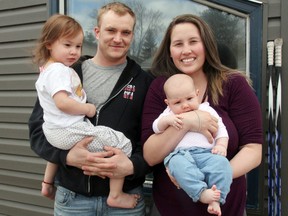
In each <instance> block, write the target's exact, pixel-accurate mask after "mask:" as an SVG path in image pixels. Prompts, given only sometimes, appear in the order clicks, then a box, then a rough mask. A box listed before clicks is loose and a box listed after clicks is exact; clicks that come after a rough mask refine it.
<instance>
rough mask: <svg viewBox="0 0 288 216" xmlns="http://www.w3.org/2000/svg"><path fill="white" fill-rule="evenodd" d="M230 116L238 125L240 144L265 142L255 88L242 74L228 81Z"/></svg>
mask: <svg viewBox="0 0 288 216" xmlns="http://www.w3.org/2000/svg"><path fill="white" fill-rule="evenodd" d="M227 87H228V88H227V89H226V90H227V91H228V92H226V93H227V95H229V96H228V110H229V116H230V118H231V119H232V121H233V123H234V125H235V126H236V129H237V132H238V136H239V146H242V145H245V144H248V143H260V144H262V143H263V128H262V115H261V108H260V104H259V101H258V98H257V96H256V94H255V92H254V90H253V89H252V88H251V87H250V86H249V84H248V82H247V81H246V79H245V78H244V77H242V76H233V77H232V78H231V79H230V80H229V83H228V86H227Z"/></svg>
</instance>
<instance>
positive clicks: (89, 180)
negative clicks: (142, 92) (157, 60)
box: [87, 77, 133, 194]
mask: <svg viewBox="0 0 288 216" xmlns="http://www.w3.org/2000/svg"><path fill="white" fill-rule="evenodd" d="M132 80H133V77H131V78H130V80H129V81H128V82H127V83H126V84H125V85H124V86H123V87H122V88H121V89H120V90H119V91H118V92H116V94H115V95H113V96H112V97H110V98H108V100H107V101H106V102H105V103H104V104H103V105H102V106H101V107H99V109H98V110H97V112H96V122H95V125H98V119H99V114H100V111H101V109H102V107H104V106H105V105H106V104H107V103H108V102H110V101H111V100H112V99H114V98H115V97H116V96H117V95H119V94H120V92H121V91H122V90H123V89H124V88H126V87H127V86H128V85H129V84H130V83H131V82H132ZM87 190H88V193H89V194H91V176H88V185H87Z"/></svg>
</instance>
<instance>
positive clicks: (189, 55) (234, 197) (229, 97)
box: [142, 14, 263, 216]
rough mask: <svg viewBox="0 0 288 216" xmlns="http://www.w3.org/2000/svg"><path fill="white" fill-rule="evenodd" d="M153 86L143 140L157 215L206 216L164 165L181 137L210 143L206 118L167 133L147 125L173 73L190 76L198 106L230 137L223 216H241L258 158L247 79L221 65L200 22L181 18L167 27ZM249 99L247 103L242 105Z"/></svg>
mask: <svg viewBox="0 0 288 216" xmlns="http://www.w3.org/2000/svg"><path fill="white" fill-rule="evenodd" d="M151 71H152V73H153V74H154V75H155V76H156V79H155V80H154V81H153V82H152V84H151V86H150V89H149V91H148V94H147V97H146V101H145V104H144V112H143V123H142V129H143V130H142V140H143V142H145V143H144V146H143V149H144V158H145V160H146V161H147V162H148V164H149V165H150V166H154V170H153V171H154V183H153V197H154V201H155V204H156V206H157V208H158V210H159V212H160V214H161V215H164V216H166V215H184V216H185V215H197V216H198V215H201V216H203V215H210V214H209V213H207V205H205V204H202V203H200V202H197V203H194V202H193V201H192V199H191V198H189V197H188V195H187V194H186V193H185V192H184V191H183V190H178V189H177V187H176V186H175V185H174V184H173V183H172V181H173V182H174V183H175V184H176V185H177V182H175V180H174V179H172V181H171V180H170V178H169V176H168V174H167V172H166V170H165V168H164V166H163V159H164V158H165V157H166V156H167V155H168V154H169V153H170V152H171V151H172V150H173V149H174V148H175V146H176V145H177V143H178V142H179V140H181V139H182V137H183V136H184V134H185V133H186V132H187V131H189V130H191V131H199V132H201V133H202V134H204V135H205V136H206V137H207V138H208V140H209V141H210V142H211V141H212V140H211V139H212V135H213V134H214V133H215V132H216V130H217V126H216V123H215V121H214V119H212V117H210V118H209V115H208V114H207V113H204V112H201V113H200V112H199V111H197V113H198V115H197V114H196V113H195V112H189V113H185V114H183V121H184V128H183V129H182V130H176V129H175V128H173V127H169V128H168V129H166V130H165V132H163V133H162V134H157V135H156V134H153V131H152V122H153V121H154V119H156V118H157V116H158V115H159V114H160V113H161V112H162V111H163V110H164V109H165V107H166V106H165V103H164V99H165V94H164V91H163V84H164V82H165V80H166V79H167V77H170V76H171V75H173V74H176V73H185V74H187V75H189V76H191V77H192V78H193V80H194V82H195V87H196V89H199V91H200V92H199V98H201V101H200V102H202V101H208V102H209V103H210V104H211V106H212V107H213V108H214V109H215V110H216V111H217V112H218V114H219V115H220V116H221V117H222V120H223V122H224V124H225V125H226V128H227V130H228V134H229V144H228V150H227V158H228V159H229V161H230V165H231V167H232V171H233V183H232V185H231V188H230V193H229V194H228V196H227V199H226V203H225V204H224V205H223V206H222V207H221V209H222V215H224V216H225V215H227V216H230V215H233V216H243V213H244V209H245V204H246V179H245V174H246V173H248V172H249V171H250V170H252V169H254V168H255V167H257V166H258V165H259V164H260V162H261V158H262V145H261V144H262V141H263V134H262V120H261V109H260V105H259V102H258V100H257V97H256V95H255V93H254V92H253V89H252V88H251V86H250V84H249V81H248V78H247V77H246V76H245V75H244V74H243V73H241V72H237V71H235V70H232V69H230V68H228V67H225V66H224V65H222V64H221V62H220V58H219V55H218V51H217V46H216V42H215V38H214V36H213V33H212V31H211V29H210V27H209V26H208V25H207V24H206V23H205V22H204V21H203V20H202V19H200V18H199V17H197V16H194V15H191V14H184V15H181V16H178V17H176V18H175V19H173V21H172V22H171V23H170V25H169V26H168V29H167V31H166V34H165V36H164V39H163V41H162V43H161V45H160V47H159V50H158V52H157V54H156V56H155V58H154V61H153V63H152V70H151ZM247 98H249V100H247Z"/></svg>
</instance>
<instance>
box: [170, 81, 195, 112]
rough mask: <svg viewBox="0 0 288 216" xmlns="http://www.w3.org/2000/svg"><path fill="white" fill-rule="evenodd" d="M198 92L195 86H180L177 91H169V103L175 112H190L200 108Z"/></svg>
mask: <svg viewBox="0 0 288 216" xmlns="http://www.w3.org/2000/svg"><path fill="white" fill-rule="evenodd" d="M198 100H199V98H198V93H197V92H196V91H195V89H194V88H187V87H185V86H179V87H178V88H177V91H175V92H171V91H170V93H169V97H167V99H166V103H167V105H168V106H169V107H170V109H171V110H172V112H173V113H174V114H180V113H183V112H189V111H192V110H197V109H198V108H199V101H198Z"/></svg>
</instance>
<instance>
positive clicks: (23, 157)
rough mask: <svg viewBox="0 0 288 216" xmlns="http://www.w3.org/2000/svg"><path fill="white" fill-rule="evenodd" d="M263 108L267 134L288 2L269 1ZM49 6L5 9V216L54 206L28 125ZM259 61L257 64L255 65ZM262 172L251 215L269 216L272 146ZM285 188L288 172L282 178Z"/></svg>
mask: <svg viewBox="0 0 288 216" xmlns="http://www.w3.org/2000/svg"><path fill="white" fill-rule="evenodd" d="M262 2H263V38H262V39H263V47H262V50H263V57H262V89H263V91H262V104H261V105H262V108H263V122H264V128H265V130H266V131H267V128H268V125H267V120H266V116H267V72H266V69H267V66H266V65H267V51H266V42H267V41H268V40H274V39H275V38H278V37H282V38H283V40H284V45H283V67H282V71H283V73H282V83H283V84H285V83H287V80H288V73H287V72H286V71H288V62H287V61H285V60H286V59H287V58H288V48H287V45H286V44H285V43H287V41H288V32H287V31H288V28H287V25H286V23H287V21H288V13H287V11H284V10H285V8H288V1H286V0H263V1H262ZM49 3H50V1H49V0H26V1H18V0H1V4H0V215H21V216H25V215H29V216H33V215H35V216H36V215H37V216H41V215H43V216H44V215H52V214H53V210H52V209H53V202H51V201H49V200H48V199H47V198H44V197H42V196H41V194H40V188H41V180H42V175H43V172H44V168H45V164H46V162H45V161H44V160H42V159H40V158H39V157H38V156H37V155H35V154H34V153H33V152H32V151H31V149H30V144H29V136H28V126H27V121H28V118H29V116H30V113H31V112H32V108H33V105H34V102H35V98H36V92H35V88H34V83H35V81H36V78H37V74H38V69H37V68H35V67H33V64H32V62H31V57H30V56H31V50H32V48H33V45H34V42H35V40H36V39H37V38H38V36H39V32H40V29H41V27H42V25H43V23H44V22H45V20H46V19H47V17H49V13H50V7H51V5H50V4H49ZM252 60H253V59H252ZM287 88H288V86H287V85H283V86H282V91H283V92H284V93H282V107H284V108H285V107H287V103H288V94H285V93H286V92H288V91H287ZM282 111H283V113H282V119H283V120H282V122H281V127H282V128H283V130H282V131H283V132H284V131H285V130H284V129H285V123H286V122H287V118H288V117H287V115H288V114H287V112H286V110H285V109H282ZM287 136H288V134H287V133H283V134H282V155H283V157H282V170H286V169H287V164H288V161H287V160H288V158H287V157H284V156H285V153H287V152H288V145H285V143H286V142H287V140H288V137H287ZM263 153H264V154H263V163H262V166H261V167H260V183H261V182H263V184H260V185H259V187H260V192H259V195H260V199H261V200H260V201H259V205H260V206H259V207H260V211H248V212H247V213H248V215H267V214H268V213H267V212H268V207H267V205H268V201H267V194H268V185H267V170H268V165H267V143H266V142H265V143H264V145H263ZM281 175H282V176H281V177H282V183H283V182H284V183H286V182H287V175H288V174H287V172H286V173H285V172H282V173H281ZM287 187H288V186H287V184H282V215H288V203H287V202H286V200H287V199H288V188H287Z"/></svg>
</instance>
